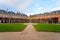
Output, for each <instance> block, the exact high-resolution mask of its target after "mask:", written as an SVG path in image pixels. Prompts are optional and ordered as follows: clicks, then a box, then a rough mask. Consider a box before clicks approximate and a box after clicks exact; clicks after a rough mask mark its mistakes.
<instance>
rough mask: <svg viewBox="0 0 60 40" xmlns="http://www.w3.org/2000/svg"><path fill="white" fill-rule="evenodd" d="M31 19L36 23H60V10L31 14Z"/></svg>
mask: <svg viewBox="0 0 60 40" xmlns="http://www.w3.org/2000/svg"><path fill="white" fill-rule="evenodd" d="M30 19H31V21H32V22H34V23H36V22H38V23H60V10H56V11H52V12H45V13H43V14H36V15H31V16H30Z"/></svg>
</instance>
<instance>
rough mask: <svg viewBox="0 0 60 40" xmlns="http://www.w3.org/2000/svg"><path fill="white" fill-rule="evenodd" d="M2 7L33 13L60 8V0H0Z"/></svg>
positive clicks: (7, 9) (0, 7) (8, 9)
mask: <svg viewBox="0 0 60 40" xmlns="http://www.w3.org/2000/svg"><path fill="white" fill-rule="evenodd" d="M0 9H3V10H6V11H13V12H21V13H24V14H27V15H33V14H39V13H44V12H51V11H54V10H60V0H0Z"/></svg>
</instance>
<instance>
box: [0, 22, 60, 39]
mask: <svg viewBox="0 0 60 40" xmlns="http://www.w3.org/2000/svg"><path fill="white" fill-rule="evenodd" d="M0 40H60V33H54V32H37V31H36V30H35V29H34V28H33V24H32V23H28V26H27V27H26V28H25V30H24V31H23V32H0Z"/></svg>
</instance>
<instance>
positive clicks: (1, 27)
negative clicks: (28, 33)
mask: <svg viewBox="0 0 60 40" xmlns="http://www.w3.org/2000/svg"><path fill="white" fill-rule="evenodd" d="M25 27H26V25H24V24H23V23H15V24H14V23H11V24H0V32H17V31H23V30H24V29H25Z"/></svg>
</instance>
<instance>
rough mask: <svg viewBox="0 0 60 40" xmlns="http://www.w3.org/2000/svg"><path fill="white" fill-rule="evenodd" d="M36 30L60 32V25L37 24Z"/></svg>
mask: <svg viewBox="0 0 60 40" xmlns="http://www.w3.org/2000/svg"><path fill="white" fill-rule="evenodd" d="M34 28H35V29H36V30H37V31H48V32H60V25H59V24H37V25H34Z"/></svg>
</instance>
